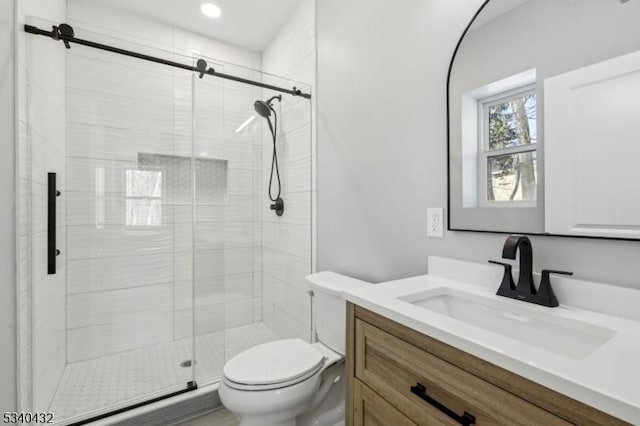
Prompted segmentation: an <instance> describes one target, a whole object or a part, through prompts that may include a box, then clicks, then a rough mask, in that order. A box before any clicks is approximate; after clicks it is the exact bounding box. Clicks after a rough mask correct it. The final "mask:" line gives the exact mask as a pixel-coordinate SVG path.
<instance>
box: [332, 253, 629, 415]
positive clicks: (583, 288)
mask: <svg viewBox="0 0 640 426" xmlns="http://www.w3.org/2000/svg"><path fill="white" fill-rule="evenodd" d="M429 272H430V273H429V274H428V275H422V276H418V277H413V278H407V279H402V280H398V281H391V282H387V283H381V284H376V285H371V286H365V287H360V288H356V289H350V290H346V291H345V292H344V293H343V295H344V298H345V299H346V300H348V301H349V302H352V303H354V304H356V305H359V306H362V307H363V308H365V309H368V310H370V311H372V312H375V313H377V314H379V315H382V316H384V317H387V318H389V319H391V320H393V321H396V322H398V323H400V324H402V325H405V326H407V327H409V328H411V329H413V330H416V331H418V332H420V333H423V334H426V335H428V336H431V337H433V338H436V339H438V340H440V341H442V342H444V343H447V344H449V345H451V346H453V347H455V348H457V349H460V350H462V351H465V352H467V353H469V354H471V355H474V356H476V357H478V358H481V359H483V360H485V361H488V362H491V363H492V364H495V365H497V366H500V367H502V368H505V369H507V370H509V371H512V372H514V373H516V374H518V375H520V376H523V377H525V378H527V379H529V380H532V381H534V382H536V383H539V384H541V385H543V386H546V387H548V388H550V389H553V390H555V391H557V392H560V393H562V394H564V395H567V396H569V397H571V398H574V399H576V400H578V401H581V402H583V403H585V404H587V405H590V406H593V407H595V408H597V409H599V410H601V411H604V412H606V413H609V414H611V415H613V416H615V417H618V418H620V419H623V420H626V421H628V422H630V423H632V424H640V290H634V289H628V288H622V287H614V286H609V285H603V284H598V283H590V282H585V281H580V280H575V279H569V278H564V277H555V276H554V277H552V286H553V288H554V290H555V292H556V295H557V296H558V299H559V301H560V307H558V308H547V307H544V306H537V305H534V304H531V303H525V302H519V301H515V300H512V299H507V298H503V297H500V296H496V295H495V292H496V290H497V288H498V286H499V284H500V281H501V278H502V268H501V267H494V266H492V265H481V264H476V263H470V262H464V261H457V260H451V259H443V258H435V257H433V258H430V259H429ZM514 280H516V282H517V273H515V274H514ZM471 282H473V283H471ZM536 282H539V278H538V279H537V280H536ZM438 288H448V289H456V290H460V291H464V292H466V293H469V294H473V295H476V296H481V297H486V298H491V299H499V300H500V301H502V302H505V303H513V304H516V305H517V306H521V305H522V304H525V305H526V307H527V309H533V310H539V311H540V312H545V313H549V312H552V313H553V314H554V315H557V316H558V317H562V318H567V319H570V320H577V321H582V322H585V323H590V324H593V325H597V326H602V327H606V328H609V329H612V330H614V331H615V335H614V336H613V337H611V338H610V339H609V340H608V341H607V342H606V343H605V344H604V345H602V346H600V347H599V348H597V349H596V350H595V351H593V352H591V353H590V354H588V355H587V356H586V357H585V358H582V359H573V358H569V357H565V356H562V355H559V354H557V353H554V352H552V351H549V350H545V348H544V347H534V346H532V345H528V344H525V343H522V342H519V341H517V340H515V339H511V338H509V337H505V336H502V335H500V334H497V333H495V332H491V331H489V330H487V329H484V328H480V327H477V326H474V325H471V324H468V323H465V322H462V321H459V320H456V319H454V318H451V317H449V316H446V315H442V314H438V313H436V312H433V311H430V310H427V309H424V308H422V307H420V306H417V305H413V304H411V303H408V302H406V301H403V300H399V299H398V297H403V296H406V295H410V294H414V293H417V292H421V291H426V290H431V289H438ZM550 310H551V311H550Z"/></svg>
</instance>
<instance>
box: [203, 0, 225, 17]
mask: <svg viewBox="0 0 640 426" xmlns="http://www.w3.org/2000/svg"><path fill="white" fill-rule="evenodd" d="M200 10H201V11H202V13H204V14H205V15H206V16H208V17H209V18H217V17H219V16H220V15H222V11H221V10H220V8H219V7H218V6H216V5H215V4H213V3H203V4H202V6H200Z"/></svg>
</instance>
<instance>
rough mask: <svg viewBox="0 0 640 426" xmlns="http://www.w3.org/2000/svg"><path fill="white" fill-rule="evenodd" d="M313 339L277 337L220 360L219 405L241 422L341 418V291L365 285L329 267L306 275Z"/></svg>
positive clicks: (303, 423)
mask: <svg viewBox="0 0 640 426" xmlns="http://www.w3.org/2000/svg"><path fill="white" fill-rule="evenodd" d="M306 279H307V282H308V284H309V287H310V288H311V291H312V292H313V329H314V331H315V335H316V339H315V340H316V342H315V343H307V342H305V341H304V340H302V339H282V340H276V341H273V342H269V343H265V344H262V345H258V346H254V347H253V348H250V349H248V350H246V351H244V352H241V353H240V354H238V355H236V356H234V357H233V358H231V359H230V360H229V361H228V362H227V363H226V364H225V366H224V369H223V374H224V376H223V379H222V381H221V383H220V387H219V395H220V399H221V400H222V403H223V404H224V406H225V407H226V408H227V409H228V410H229V411H231V412H233V413H235V414H237V415H238V416H239V417H240V425H241V426H258V425H260V426H276V425H278V426H296V425H297V426H334V425H343V424H344V385H345V384H344V382H345V380H344V377H343V376H344V356H345V343H346V342H345V338H346V337H345V329H346V303H345V301H344V299H343V298H342V292H343V291H344V290H346V289H352V288H357V287H362V286H365V285H369V283H367V282H365V281H360V280H356V279H353V278H349V277H346V276H344V275H340V274H336V273H333V272H319V273H316V274H312V275H309V276H307V278H306Z"/></svg>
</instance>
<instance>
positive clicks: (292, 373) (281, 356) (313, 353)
mask: <svg viewBox="0 0 640 426" xmlns="http://www.w3.org/2000/svg"><path fill="white" fill-rule="evenodd" d="M323 361H324V357H323V355H322V354H321V353H320V352H318V351H317V350H316V349H314V348H313V347H312V346H311V345H310V344H308V343H306V342H305V341H303V340H302V339H284V340H276V341H274V342H269V343H264V344H262V345H258V346H254V347H253V348H251V349H247V350H246V351H244V352H241V353H239V354H238V355H236V356H234V357H233V358H231V360H229V362H227V363H226V364H225V366H224V370H223V372H224V376H225V378H226V379H228V380H230V381H232V382H235V383H240V384H246V385H269V384H277V383H283V382H289V381H292V380H295V379H297V378H299V377H302V376H304V375H307V374H309V373H310V372H312V371H314V370H317V369H318V368H320V366H321V365H322V363H323Z"/></svg>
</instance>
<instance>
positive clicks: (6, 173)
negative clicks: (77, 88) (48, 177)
mask: <svg viewBox="0 0 640 426" xmlns="http://www.w3.org/2000/svg"><path fill="white" fill-rule="evenodd" d="M0 34H1V36H0V140H2V145H1V146H2V153H3V155H1V156H0V235H2V236H3V238H2V240H1V241H0V341H1V342H2V345H0V383H2V386H0V411H2V412H4V411H13V410H15V409H16V408H17V395H16V368H17V364H16V285H15V283H16V239H15V235H16V225H15V217H16V216H15V205H16V203H15V183H16V179H15V172H16V169H15V143H14V141H15V134H14V123H15V114H14V99H15V98H14V81H15V80H14V64H15V62H14V57H13V54H14V41H15V38H14V2H13V1H3V2H0Z"/></svg>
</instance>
